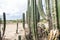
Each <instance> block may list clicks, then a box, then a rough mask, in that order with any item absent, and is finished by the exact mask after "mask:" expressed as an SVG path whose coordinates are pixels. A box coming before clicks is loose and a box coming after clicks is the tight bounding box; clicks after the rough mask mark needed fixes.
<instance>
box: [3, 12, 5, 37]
mask: <svg viewBox="0 0 60 40" xmlns="http://www.w3.org/2000/svg"><path fill="white" fill-rule="evenodd" d="M3 21H4V28H3V36H4V34H5V29H6V15H5V12H4V13H3Z"/></svg>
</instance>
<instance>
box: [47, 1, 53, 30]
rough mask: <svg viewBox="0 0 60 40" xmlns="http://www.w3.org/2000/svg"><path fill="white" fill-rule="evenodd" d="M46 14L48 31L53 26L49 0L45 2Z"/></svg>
mask: <svg viewBox="0 0 60 40" xmlns="http://www.w3.org/2000/svg"><path fill="white" fill-rule="evenodd" d="M46 14H47V20H48V23H49V30H51V29H52V27H53V25H52V16H51V6H50V0H46Z"/></svg>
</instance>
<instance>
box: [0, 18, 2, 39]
mask: <svg viewBox="0 0 60 40" xmlns="http://www.w3.org/2000/svg"><path fill="white" fill-rule="evenodd" d="M1 23H2V20H1V18H0V40H2V37H1Z"/></svg>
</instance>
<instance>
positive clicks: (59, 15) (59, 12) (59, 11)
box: [55, 0, 60, 39]
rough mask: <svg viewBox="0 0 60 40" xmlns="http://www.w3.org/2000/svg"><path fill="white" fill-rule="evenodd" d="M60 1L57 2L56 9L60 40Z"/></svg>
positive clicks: (56, 0)
mask: <svg viewBox="0 0 60 40" xmlns="http://www.w3.org/2000/svg"><path fill="white" fill-rule="evenodd" d="M59 2H60V0H55V5H56V6H55V7H56V17H57V28H58V30H59V39H60V18H59V17H60V9H59V8H60V6H59V5H60V4H59Z"/></svg>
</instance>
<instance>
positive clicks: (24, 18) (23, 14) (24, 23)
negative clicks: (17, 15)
mask: <svg viewBox="0 0 60 40" xmlns="http://www.w3.org/2000/svg"><path fill="white" fill-rule="evenodd" d="M23 28H24V29H25V14H24V13H23Z"/></svg>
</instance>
